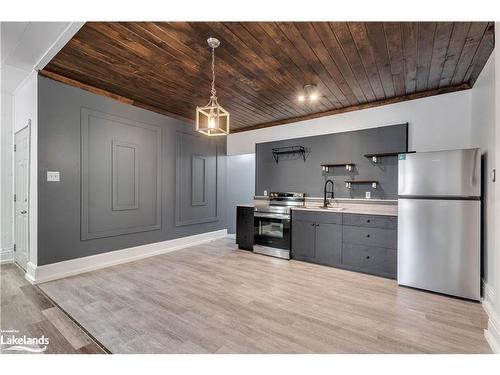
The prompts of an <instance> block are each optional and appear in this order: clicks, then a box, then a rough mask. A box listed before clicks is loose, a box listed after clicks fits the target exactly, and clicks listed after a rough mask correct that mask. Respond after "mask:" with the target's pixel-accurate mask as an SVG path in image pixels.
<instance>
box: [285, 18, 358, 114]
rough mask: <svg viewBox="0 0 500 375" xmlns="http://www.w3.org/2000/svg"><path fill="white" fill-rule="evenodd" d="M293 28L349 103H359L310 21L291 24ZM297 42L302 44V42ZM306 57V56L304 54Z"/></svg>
mask: <svg viewBox="0 0 500 375" xmlns="http://www.w3.org/2000/svg"><path fill="white" fill-rule="evenodd" d="M290 27H291V28H294V29H295V30H297V33H298V35H299V36H300V39H302V40H303V41H304V42H303V43H305V45H306V46H307V47H309V48H310V51H311V52H312V55H313V59H316V61H317V64H318V65H319V66H321V67H322V69H324V70H325V71H326V73H327V74H328V75H329V76H330V78H331V79H332V80H333V82H335V84H336V86H337V87H338V89H339V90H340V91H341V93H342V95H344V97H345V98H346V99H347V102H348V105H356V104H358V99H357V98H356V95H354V93H353V91H352V90H351V88H350V87H349V85H348V84H347V82H346V81H345V79H344V77H343V76H342V73H341V72H340V70H339V69H338V67H337V64H336V63H335V61H332V60H331V58H330V54H329V53H328V51H327V49H326V48H325V46H324V45H323V43H322V41H321V39H320V38H319V36H318V34H317V33H316V31H315V30H314V28H313V27H312V26H311V24H310V23H309V22H297V23H293V24H290ZM297 44H302V43H301V42H299V43H297ZM304 57H305V56H304Z"/></svg>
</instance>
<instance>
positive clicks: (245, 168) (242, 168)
mask: <svg viewBox="0 0 500 375" xmlns="http://www.w3.org/2000/svg"><path fill="white" fill-rule="evenodd" d="M226 161H227V182H228V189H227V196H226V199H227V201H226V215H227V216H226V222H227V231H228V233H236V205H237V204H241V203H253V197H254V195H255V154H243V155H231V156H228V157H227V158H226Z"/></svg>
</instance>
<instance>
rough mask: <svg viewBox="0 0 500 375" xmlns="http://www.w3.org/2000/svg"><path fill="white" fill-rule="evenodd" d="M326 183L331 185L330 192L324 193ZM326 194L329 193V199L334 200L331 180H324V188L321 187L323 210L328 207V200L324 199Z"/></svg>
mask: <svg viewBox="0 0 500 375" xmlns="http://www.w3.org/2000/svg"><path fill="white" fill-rule="evenodd" d="M328 183H330V184H331V185H332V190H331V191H328V192H327V191H326V187H327V185H328ZM327 193H330V198H332V199H333V198H335V195H334V193H333V181H332V180H326V181H325V186H324V187H323V208H327V207H328V204H329V202H328V200H327V199H326V194H327Z"/></svg>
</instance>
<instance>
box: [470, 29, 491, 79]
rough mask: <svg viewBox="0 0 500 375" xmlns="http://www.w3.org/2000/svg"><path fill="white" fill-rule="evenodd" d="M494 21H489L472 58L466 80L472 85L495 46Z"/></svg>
mask: <svg viewBox="0 0 500 375" xmlns="http://www.w3.org/2000/svg"><path fill="white" fill-rule="evenodd" d="M494 25H495V24H494V23H493V22H490V23H488V27H487V28H486V31H485V33H484V35H483V38H482V39H481V42H480V43H479V47H478V49H477V51H476V54H475V55H474V58H473V59H472V62H471V64H470V66H469V69H467V73H466V74H465V78H464V82H468V83H469V84H470V85H471V86H474V84H475V83H476V80H477V78H478V76H479V74H480V73H481V70H482V69H483V67H484V65H485V64H486V62H487V61H488V58H489V57H490V55H491V52H492V51H493V49H494V47H495V31H494V27H495V26H494Z"/></svg>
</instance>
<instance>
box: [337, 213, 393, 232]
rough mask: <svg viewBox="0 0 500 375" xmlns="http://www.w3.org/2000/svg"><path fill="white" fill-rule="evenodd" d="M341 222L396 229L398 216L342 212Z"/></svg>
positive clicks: (357, 225)
mask: <svg viewBox="0 0 500 375" xmlns="http://www.w3.org/2000/svg"><path fill="white" fill-rule="evenodd" d="M342 223H343V224H344V225H352V226H355V227H371V228H385V229H396V226H397V223H398V218H397V217H396V216H381V215H361V214H344V215H343V218H342Z"/></svg>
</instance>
